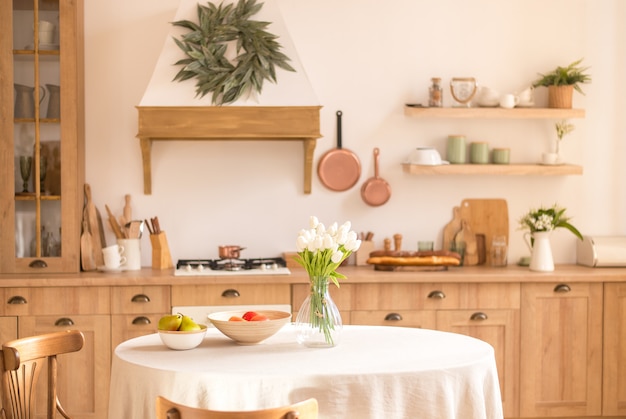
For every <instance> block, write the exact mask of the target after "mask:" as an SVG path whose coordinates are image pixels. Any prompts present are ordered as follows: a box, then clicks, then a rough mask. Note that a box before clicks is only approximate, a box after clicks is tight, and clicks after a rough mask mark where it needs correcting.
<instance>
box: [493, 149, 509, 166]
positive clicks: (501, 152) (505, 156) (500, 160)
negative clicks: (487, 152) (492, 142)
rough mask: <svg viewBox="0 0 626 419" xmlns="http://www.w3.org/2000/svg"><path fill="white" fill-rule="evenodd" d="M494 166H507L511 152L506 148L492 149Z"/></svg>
mask: <svg viewBox="0 0 626 419" xmlns="http://www.w3.org/2000/svg"><path fill="white" fill-rule="evenodd" d="M491 154H492V155H491V159H492V160H493V163H494V164H509V161H510V158H511V151H510V149H508V148H494V149H493V151H492V153H491Z"/></svg>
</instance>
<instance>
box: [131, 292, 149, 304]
mask: <svg viewBox="0 0 626 419" xmlns="http://www.w3.org/2000/svg"><path fill="white" fill-rule="evenodd" d="M130 301H132V302H133V303H149V302H150V297H148V296H147V295H146V294H137V295H134V296H133V298H131V300H130Z"/></svg>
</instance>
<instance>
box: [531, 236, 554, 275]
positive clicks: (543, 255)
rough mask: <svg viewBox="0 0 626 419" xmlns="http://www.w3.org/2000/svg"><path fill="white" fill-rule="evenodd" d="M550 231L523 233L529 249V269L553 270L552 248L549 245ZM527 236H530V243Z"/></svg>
mask: <svg viewBox="0 0 626 419" xmlns="http://www.w3.org/2000/svg"><path fill="white" fill-rule="evenodd" d="M550 233H551V232H550V231H536V232H534V233H532V234H530V233H524V240H525V241H526V246H528V250H530V270H531V271H538V272H552V271H554V260H553V259H552V248H551V247H550ZM529 237H531V238H532V241H533V243H532V245H531V241H530V240H529Z"/></svg>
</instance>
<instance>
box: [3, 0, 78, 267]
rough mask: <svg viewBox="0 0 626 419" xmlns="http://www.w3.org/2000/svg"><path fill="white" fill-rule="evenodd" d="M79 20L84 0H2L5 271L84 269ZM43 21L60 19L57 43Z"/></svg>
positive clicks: (56, 26) (57, 23)
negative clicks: (45, 36) (42, 31)
mask: <svg viewBox="0 0 626 419" xmlns="http://www.w3.org/2000/svg"><path fill="white" fill-rule="evenodd" d="M82 20H83V3H82V1H81V0H45V1H42V0H13V1H2V2H0V74H1V75H2V77H0V149H2V154H1V155H0V178H1V179H3V187H2V188H0V272H2V273H29V274H35V273H50V272H79V271H80V246H79V244H80V243H79V241H80V234H81V222H80V220H81V216H82V213H81V211H82V206H83V192H82V186H83V183H84V111H83V108H84V100H83V96H84V95H83V22H82ZM40 21H47V22H50V23H52V24H54V25H55V32H54V34H53V39H52V43H44V42H43V41H42V42H39V41H40V35H39V31H38V30H37V27H38V25H39V23H38V22H40ZM29 159H30V160H29ZM21 161H24V162H26V164H24V163H21ZM29 161H30V163H28V162H29ZM22 171H24V173H22ZM44 173H45V175H44Z"/></svg>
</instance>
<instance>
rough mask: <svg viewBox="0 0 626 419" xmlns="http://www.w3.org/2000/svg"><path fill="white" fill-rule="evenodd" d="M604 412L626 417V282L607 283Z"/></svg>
mask: <svg viewBox="0 0 626 419" xmlns="http://www.w3.org/2000/svg"><path fill="white" fill-rule="evenodd" d="M602 412H603V413H604V414H605V415H613V416H618V415H619V416H626V284H606V285H605V286H604V386H603V409H602Z"/></svg>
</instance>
